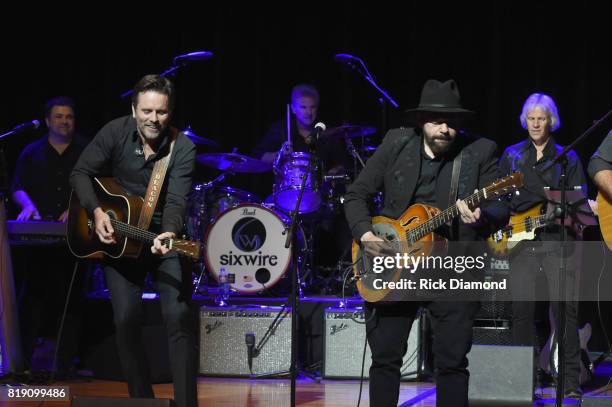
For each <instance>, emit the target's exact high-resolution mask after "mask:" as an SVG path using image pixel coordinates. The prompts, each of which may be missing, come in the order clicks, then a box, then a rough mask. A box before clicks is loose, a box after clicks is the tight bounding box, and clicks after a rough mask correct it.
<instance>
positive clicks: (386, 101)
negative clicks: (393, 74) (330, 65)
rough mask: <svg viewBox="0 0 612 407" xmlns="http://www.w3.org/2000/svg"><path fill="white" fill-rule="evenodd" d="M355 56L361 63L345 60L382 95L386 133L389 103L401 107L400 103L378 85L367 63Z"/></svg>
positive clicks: (381, 125)
mask: <svg viewBox="0 0 612 407" xmlns="http://www.w3.org/2000/svg"><path fill="white" fill-rule="evenodd" d="M353 58H355V60H357V61H358V62H359V65H357V64H355V63H354V62H352V61H346V60H345V61H344V62H345V63H346V64H347V65H348V66H350V67H351V69H353V70H354V71H356V72H357V73H359V75H361V77H362V78H363V79H364V80H365V81H366V82H368V83H369V84H370V85H371V86H372V87H373V88H374V89H375V90H376V92H377V93H378V94H379V95H380V97H379V98H378V103H380V108H381V124H380V128H381V130H382V132H383V134H384V133H386V131H387V104H390V105H391V106H393V108H395V109H397V108H399V105H398V104H397V102H396V101H395V100H393V98H392V97H391V96H390V95H389V93H388V92H387V91H386V90H384V89H382V88H381V87H380V86H378V84H377V83H376V82H375V81H374V78H373V77H372V75H371V74H370V71H368V68H367V67H366V65H365V63H364V62H363V61H362V60H361V59H360V58H357V57H353Z"/></svg>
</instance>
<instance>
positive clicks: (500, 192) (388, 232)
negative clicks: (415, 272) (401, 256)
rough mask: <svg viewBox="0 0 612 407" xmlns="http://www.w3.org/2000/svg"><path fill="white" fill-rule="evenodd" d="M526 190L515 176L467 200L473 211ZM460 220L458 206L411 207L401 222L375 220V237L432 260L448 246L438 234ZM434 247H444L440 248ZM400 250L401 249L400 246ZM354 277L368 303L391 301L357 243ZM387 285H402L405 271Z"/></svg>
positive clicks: (520, 176)
mask: <svg viewBox="0 0 612 407" xmlns="http://www.w3.org/2000/svg"><path fill="white" fill-rule="evenodd" d="M522 186H523V174H522V173H520V172H515V173H514V174H512V175H509V176H507V177H504V178H501V179H499V180H496V181H494V182H493V183H492V184H491V185H489V186H487V187H485V188H482V189H479V190H477V191H476V192H475V193H473V194H472V195H470V196H468V197H467V198H465V199H464V201H465V203H466V204H467V205H468V207H469V208H470V209H474V208H476V207H477V206H478V205H479V204H480V202H481V201H484V200H491V199H497V198H500V197H502V196H504V195H507V194H509V193H510V192H512V191H514V190H516V189H517V188H520V187H522ZM457 216H459V208H458V207H457V205H456V204H454V205H452V206H450V207H449V208H447V209H446V210H444V211H441V210H440V209H438V208H434V207H432V206H429V205H423V204H414V205H412V206H410V207H409V208H408V209H406V211H405V212H404V213H403V214H402V215H401V216H400V217H399V218H398V219H390V218H387V217H385V216H375V217H373V218H372V228H373V229H374V234H375V235H376V236H379V237H381V238H383V239H384V240H386V241H388V242H392V243H399V244H400V246H401V250H402V251H403V252H404V253H407V254H408V255H409V256H413V255H418V256H428V255H430V253H431V251H432V249H433V248H434V246H435V247H436V248H440V247H441V246H442V247H443V246H444V242H445V239H444V238H442V237H440V236H438V235H437V234H435V233H434V232H435V231H436V229H438V228H439V227H440V226H442V225H444V224H446V223H448V222H451V221H452V220H453V219H454V218H455V217H457ZM433 243H442V244H436V245H434V244H433ZM396 247H397V245H396ZM352 259H353V264H354V267H353V274H354V277H355V280H356V281H357V289H358V290H359V293H360V294H361V296H362V297H363V298H364V299H365V300H366V301H368V302H377V301H389V300H392V298H391V290H389V289H378V288H375V287H374V281H375V280H377V279H379V278H380V275H378V274H376V273H374V272H373V270H372V262H371V259H369V258H368V256H362V250H361V247H360V242H358V241H353V246H352ZM390 272H391V273H392V275H391V276H387V277H389V278H387V279H386V280H387V281H398V280H399V279H400V275H401V270H399V269H394V270H391V271H390Z"/></svg>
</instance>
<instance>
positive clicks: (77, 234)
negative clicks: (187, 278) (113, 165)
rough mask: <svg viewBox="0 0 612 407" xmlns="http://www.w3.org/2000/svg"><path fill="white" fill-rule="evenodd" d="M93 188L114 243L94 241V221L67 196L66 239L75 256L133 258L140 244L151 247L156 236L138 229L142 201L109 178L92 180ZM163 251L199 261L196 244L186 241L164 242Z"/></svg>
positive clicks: (74, 200)
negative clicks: (111, 231) (114, 236)
mask: <svg viewBox="0 0 612 407" xmlns="http://www.w3.org/2000/svg"><path fill="white" fill-rule="evenodd" d="M92 184H93V187H94V191H95V193H96V196H97V197H98V201H99V203H100V207H101V208H102V210H103V211H104V212H105V213H106V214H108V215H109V217H110V219H111V225H112V226H113V229H114V230H115V235H116V236H117V239H116V240H117V243H113V244H106V243H102V242H101V241H100V240H99V239H98V235H97V234H96V232H95V221H94V219H92V218H90V216H89V214H88V213H87V210H86V209H85V208H83V207H82V206H81V203H80V202H79V199H78V197H77V196H76V193H75V192H74V191H72V193H71V195H70V206H69V207H68V222H67V231H66V240H67V242H68V247H69V248H70V251H71V252H72V253H73V254H74V255H75V256H76V257H93V258H100V257H102V256H103V255H107V256H109V257H113V258H120V257H128V258H135V257H138V256H139V255H140V252H141V250H142V247H143V244H144V243H146V244H148V245H151V244H152V243H153V240H154V239H155V238H156V237H157V234H155V233H153V232H149V231H148V230H143V229H140V228H138V226H137V225H138V219H139V217H140V211H141V209H142V205H143V202H144V200H143V199H142V197H139V196H133V195H128V194H126V193H125V192H124V191H123V188H121V186H120V185H119V184H118V183H117V182H116V181H115V180H114V179H112V178H94V179H93V182H92ZM162 244H164V245H165V246H166V247H167V248H169V249H171V250H173V251H175V252H177V253H178V254H180V255H183V256H187V257H190V258H192V259H194V260H198V259H199V258H200V243H199V242H192V241H189V240H180V239H165V240H163V241H162Z"/></svg>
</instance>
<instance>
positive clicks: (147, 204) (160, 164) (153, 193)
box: [138, 127, 178, 230]
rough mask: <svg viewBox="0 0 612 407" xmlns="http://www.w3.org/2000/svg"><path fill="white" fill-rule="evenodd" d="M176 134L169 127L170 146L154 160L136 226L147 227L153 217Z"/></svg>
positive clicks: (176, 132) (144, 228) (145, 228)
mask: <svg viewBox="0 0 612 407" xmlns="http://www.w3.org/2000/svg"><path fill="white" fill-rule="evenodd" d="M177 136H178V130H177V129H175V128H174V127H172V128H171V129H170V135H169V137H170V147H169V148H168V154H166V155H165V156H164V157H162V158H160V159H159V160H157V161H156V162H155V166H154V167H153V172H151V179H150V180H149V186H148V187H147V192H146V193H145V197H144V204H143V207H142V210H141V211H140V218H138V227H139V228H140V229H143V230H148V229H149V224H150V223H151V219H152V218H153V212H154V211H155V207H156V206H157V200H158V199H159V193H160V192H161V189H162V185H164V178H165V177H166V170H167V169H168V163H169V162H170V157H171V156H172V149H173V148H174V142H175V141H176V137H177Z"/></svg>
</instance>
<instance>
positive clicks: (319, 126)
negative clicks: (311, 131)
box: [314, 122, 327, 140]
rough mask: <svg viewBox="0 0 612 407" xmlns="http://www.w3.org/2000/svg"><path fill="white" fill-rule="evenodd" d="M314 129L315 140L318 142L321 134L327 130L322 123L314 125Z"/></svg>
mask: <svg viewBox="0 0 612 407" xmlns="http://www.w3.org/2000/svg"><path fill="white" fill-rule="evenodd" d="M314 128H315V134H316V136H315V139H316V140H319V137H320V136H321V133H323V132H324V131H325V129H327V126H326V125H325V123H323V122H318V123H317V124H315V125H314Z"/></svg>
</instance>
